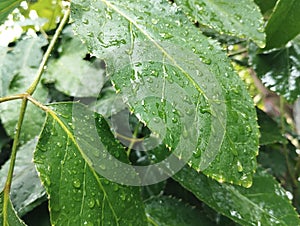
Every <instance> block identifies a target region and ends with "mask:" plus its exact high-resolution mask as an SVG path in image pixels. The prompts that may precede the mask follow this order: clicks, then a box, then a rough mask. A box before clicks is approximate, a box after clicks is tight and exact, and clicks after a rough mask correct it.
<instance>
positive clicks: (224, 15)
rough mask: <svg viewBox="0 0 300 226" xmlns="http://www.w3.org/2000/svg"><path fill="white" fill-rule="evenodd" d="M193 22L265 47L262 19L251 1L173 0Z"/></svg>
mask: <svg viewBox="0 0 300 226" xmlns="http://www.w3.org/2000/svg"><path fill="white" fill-rule="evenodd" d="M175 2H176V3H177V5H178V6H179V7H180V8H182V9H183V11H184V12H186V13H187V15H189V16H190V17H191V18H192V19H193V20H195V21H198V22H199V23H200V24H203V25H205V26H208V27H210V28H213V29H215V30H216V31H218V32H220V33H225V34H229V35H234V36H237V37H240V38H250V39H252V40H253V41H254V42H255V43H257V45H259V46H261V47H264V46H265V34H264V33H263V26H264V23H263V18H262V15H261V13H260V11H259V8H258V7H257V5H256V4H255V3H254V2H253V0H241V1H238V2H237V1H235V0H221V1H210V0H198V1H195V0H175Z"/></svg>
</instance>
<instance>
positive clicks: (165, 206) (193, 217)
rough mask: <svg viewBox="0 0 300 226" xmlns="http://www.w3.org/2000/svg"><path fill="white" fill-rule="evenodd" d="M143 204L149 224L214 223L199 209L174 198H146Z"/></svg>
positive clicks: (207, 225)
mask: <svg viewBox="0 0 300 226" xmlns="http://www.w3.org/2000/svg"><path fill="white" fill-rule="evenodd" d="M145 205H146V214H147V216H148V219H149V222H150V225H151V223H152V225H155V224H154V222H155V223H156V225H160V226H177V225H180V226H198V225H205V226H213V225H215V223H214V222H212V221H211V220H210V219H209V218H208V217H207V216H205V215H204V214H203V213H201V212H200V211H199V210H197V209H196V208H193V207H192V206H189V205H188V204H185V203H184V202H182V201H180V200H178V199H176V198H172V197H166V196H162V197H159V198H154V199H150V200H148V201H147V202H146V204H145Z"/></svg>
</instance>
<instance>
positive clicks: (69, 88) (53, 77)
mask: <svg viewBox="0 0 300 226" xmlns="http://www.w3.org/2000/svg"><path fill="white" fill-rule="evenodd" d="M59 49H60V51H61V56H60V57H59V58H58V59H54V60H52V61H50V62H49V63H48V68H47V71H46V76H45V78H46V82H47V80H48V82H54V83H55V87H56V88H57V89H58V90H59V91H61V92H63V93H65V94H67V95H69V96H76V97H90V96H94V97H97V96H98V95H99V93H100V91H101V89H102V86H103V84H104V82H105V75H104V73H105V71H104V68H103V67H102V61H100V60H98V59H96V60H95V59H94V61H93V62H89V61H87V60H84V58H85V57H86V54H87V49H86V47H85V45H83V44H82V43H81V41H80V40H79V39H78V38H77V37H74V36H73V34H72V30H71V28H70V27H69V28H68V29H65V30H64V32H63V38H62V45H61V46H60V48H59Z"/></svg>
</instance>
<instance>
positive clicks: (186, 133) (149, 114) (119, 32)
mask: <svg viewBox="0 0 300 226" xmlns="http://www.w3.org/2000/svg"><path fill="white" fill-rule="evenodd" d="M72 18H73V20H74V24H73V26H74V30H75V33H76V34H77V35H79V37H80V38H81V39H82V40H83V42H84V43H86V44H87V46H88V49H89V51H90V52H91V54H92V55H94V56H96V57H99V58H101V59H105V61H106V63H107V71H108V75H109V76H111V79H112V81H113V83H114V85H115V88H116V90H117V92H118V93H119V95H121V96H122V97H123V100H124V101H125V102H126V103H127V104H128V105H129V107H130V110H131V111H132V112H134V113H135V114H136V116H137V117H138V118H139V119H140V120H141V121H142V122H144V123H145V124H146V125H147V126H148V127H149V128H150V129H151V130H152V132H153V133H154V134H157V136H158V137H159V139H161V140H162V141H163V142H164V143H165V144H166V146H167V147H169V148H170V149H171V150H172V151H173V153H174V154H175V155H177V156H179V157H180V158H181V159H182V161H183V162H189V163H190V165H192V167H194V168H195V169H196V170H204V173H205V174H207V175H209V176H211V177H213V178H215V179H217V180H219V181H224V180H225V181H230V182H233V183H236V184H242V185H243V186H246V187H248V186H250V185H251V175H252V173H253V171H254V169H255V167H256V160H255V156H256V155H257V152H258V149H257V145H258V129H257V124H256V114H255V109H254V107H253V103H252V101H251V98H250V97H249V94H248V93H247V91H246V89H245V87H244V84H243V83H242V81H241V80H240V79H239V78H238V77H237V76H236V74H235V73H234V72H233V70H232V67H231V66H230V63H229V62H228V60H227V58H226V56H225V54H224V53H223V52H222V51H221V48H220V47H219V45H218V44H217V43H216V42H214V41H212V40H211V39H208V38H207V37H205V36H203V35H202V34H201V33H200V32H199V30H198V29H197V28H196V27H194V26H193V25H192V24H190V21H189V20H188V18H186V16H185V15H184V14H183V13H182V12H181V11H180V10H179V9H178V7H176V6H174V5H170V4H168V3H167V2H165V1H159V0H152V1H147V2H145V1H106V0H103V1H97V2H94V1H80V0H75V1H73V2H72ZM90 18H93V20H91V19H90ZM200 137H201V138H200ZM175 165H176V164H175ZM179 168H180V167H179ZM176 170H178V168H177V169H175V170H174V171H176Z"/></svg>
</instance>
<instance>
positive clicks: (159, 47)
mask: <svg viewBox="0 0 300 226" xmlns="http://www.w3.org/2000/svg"><path fill="white" fill-rule="evenodd" d="M101 1H102V2H103V3H104V4H105V5H107V7H109V8H111V9H112V10H114V11H115V12H116V13H118V14H119V15H121V16H122V17H123V18H125V19H126V20H127V21H128V22H129V23H131V24H134V26H135V27H136V28H137V29H138V30H139V31H140V32H141V33H142V34H144V35H145V36H146V37H147V38H148V39H149V40H150V41H151V42H152V43H153V44H154V45H155V46H156V47H157V48H158V49H159V50H160V51H161V52H162V53H163V54H164V55H165V56H166V57H167V58H168V59H169V60H170V61H171V62H172V63H173V64H174V65H175V66H176V67H177V68H178V69H179V70H180V71H181V72H182V73H183V74H184V75H185V76H186V78H187V79H188V80H189V81H190V82H191V83H192V84H193V86H194V87H195V88H196V89H197V91H198V92H199V93H201V94H202V95H203V96H204V97H205V99H206V100H208V99H209V98H208V97H207V96H206V94H205V93H204V91H203V90H202V89H201V87H200V86H199V85H198V84H197V83H196V82H195V81H194V79H193V78H192V77H191V76H190V75H189V74H188V72H186V71H185V70H184V69H183V68H182V67H181V66H180V65H179V64H178V63H177V62H176V60H175V59H174V58H173V57H172V56H171V55H170V54H169V53H168V52H167V51H166V50H165V49H164V48H163V47H162V46H161V45H159V43H157V42H156V41H155V40H154V39H153V38H152V37H151V35H150V34H148V32H147V31H146V30H144V29H143V28H142V27H141V26H139V25H138V24H137V23H136V22H135V21H134V20H133V19H132V18H130V17H129V16H127V15H126V14H125V13H124V12H122V11H121V10H120V9H119V8H118V7H116V6H114V5H112V4H111V3H110V2H108V1H106V0H101Z"/></svg>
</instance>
